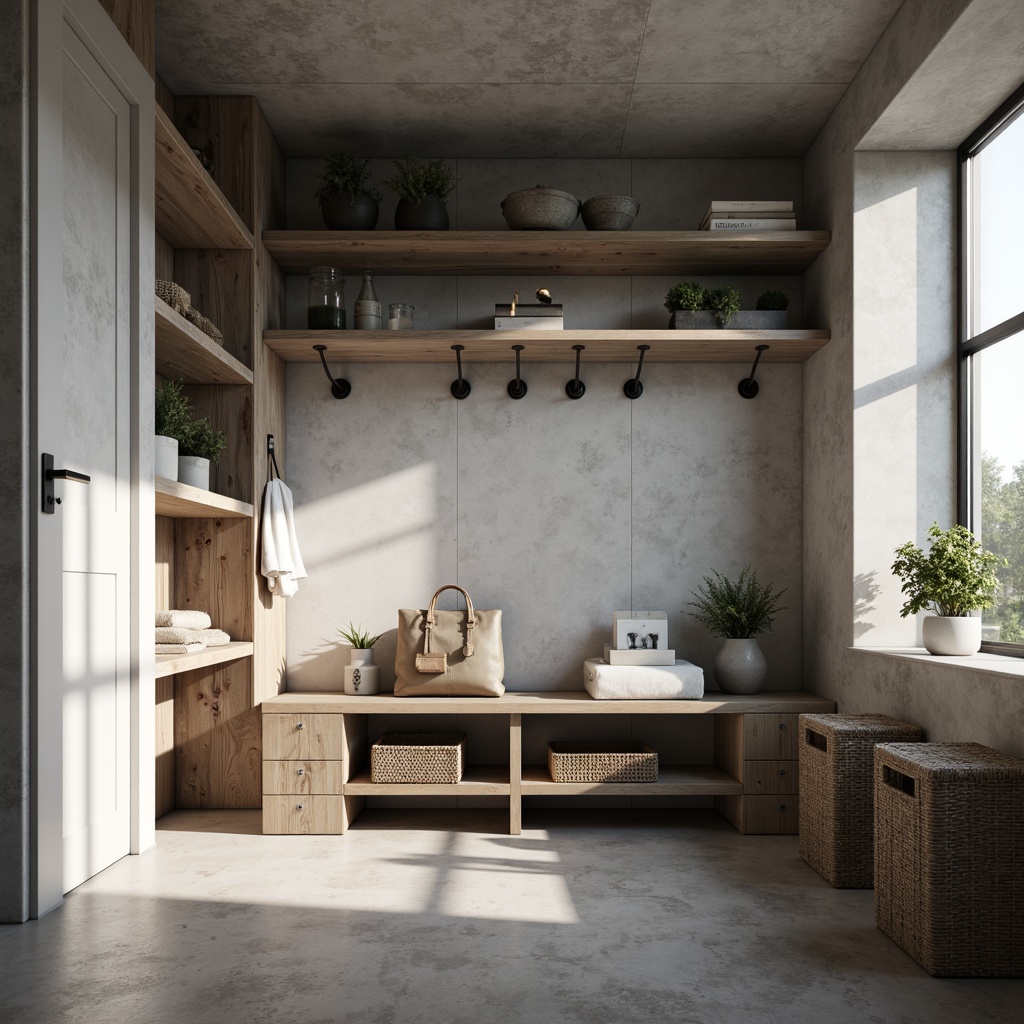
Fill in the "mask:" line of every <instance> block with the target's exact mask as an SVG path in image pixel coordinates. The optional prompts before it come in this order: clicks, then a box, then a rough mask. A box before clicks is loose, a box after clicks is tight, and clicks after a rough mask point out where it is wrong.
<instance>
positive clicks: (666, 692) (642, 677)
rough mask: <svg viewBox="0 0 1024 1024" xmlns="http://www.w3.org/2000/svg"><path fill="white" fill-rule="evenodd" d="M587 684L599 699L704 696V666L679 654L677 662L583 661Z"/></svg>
mask: <svg viewBox="0 0 1024 1024" xmlns="http://www.w3.org/2000/svg"><path fill="white" fill-rule="evenodd" d="M583 685H584V686H585V687H586V690H587V693H589V694H590V696H591V697H593V698H594V699H595V700H700V698H701V697H703V696H704V670H703V669H702V668H700V667H699V666H698V665H692V664H690V662H688V661H683V660H682V659H679V658H677V659H676V663H675V665H609V664H607V663H606V662H605V661H604V659H603V658H590V659H588V660H587V661H585V662H584V663H583Z"/></svg>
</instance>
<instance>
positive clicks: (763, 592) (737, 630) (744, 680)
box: [689, 565, 785, 693]
mask: <svg viewBox="0 0 1024 1024" xmlns="http://www.w3.org/2000/svg"><path fill="white" fill-rule="evenodd" d="M691 593H692V594H693V596H694V597H695V598H696V600H695V601H690V602H689V607H691V608H696V611H694V612H691V613H690V614H691V615H693V617H694V618H695V619H696V620H697V621H698V622H701V623H703V624H704V626H705V627H706V628H707V631H708V632H709V633H710V634H711V635H712V636H720V637H722V638H723V639H724V640H725V643H724V644H723V645H722V649H721V651H719V653H718V656H717V657H716V658H715V666H714V668H715V679H716V681H717V682H718V686H719V688H720V689H721V690H722V691H723V692H724V693H757V691H758V690H760V689H761V686H762V685H763V684H764V680H765V677H766V676H767V674H768V663H767V662H766V661H765V657H764V654H763V653H762V651H761V648H760V647H759V646H758V643H757V638H758V637H759V636H761V634H762V633H770V632H771V629H772V623H773V622H774V621H775V616H776V615H777V614H778V613H779V612H780V611H782V610H783V609H782V608H780V607H779V599H780V598H781V597H782V595H783V594H784V593H785V591H784V590H776V589H775V587H774V585H773V584H772V583H761V582H760V581H759V580H758V578H757V573H756V572H755V571H754V570H753V568H752V567H751V566H750V565H747V566H746V568H744V570H743V571H742V572H741V573H740V575H739V578H738V579H736V580H730V579H729V578H728V577H727V576H723V575H722V573H720V572H717V571H716V570H715V569H712V570H711V576H705V577H704V583H703V585H702V586H699V587H698V588H697V589H696V590H694V591H691Z"/></svg>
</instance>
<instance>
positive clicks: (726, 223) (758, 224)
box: [700, 217, 796, 231]
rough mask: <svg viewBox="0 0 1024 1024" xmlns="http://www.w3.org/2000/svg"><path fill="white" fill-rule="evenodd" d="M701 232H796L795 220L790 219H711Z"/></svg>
mask: <svg viewBox="0 0 1024 1024" xmlns="http://www.w3.org/2000/svg"><path fill="white" fill-rule="evenodd" d="M700 230H701V231H796V220H795V219H794V218H792V217H789V218H783V217H743V218H735V219H728V218H726V217H712V218H711V220H709V221H707V222H706V223H705V224H704V226H703V227H702V228H701V229H700Z"/></svg>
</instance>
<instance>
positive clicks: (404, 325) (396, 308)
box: [388, 302, 416, 331]
mask: <svg viewBox="0 0 1024 1024" xmlns="http://www.w3.org/2000/svg"><path fill="white" fill-rule="evenodd" d="M415 312H416V307H415V306H410V305H409V303H408V302H392V303H391V305H389V306H388V330H389V331H411V330H412V329H413V328H414V327H415V326H416V323H415V321H414V320H413V314H414V313H415Z"/></svg>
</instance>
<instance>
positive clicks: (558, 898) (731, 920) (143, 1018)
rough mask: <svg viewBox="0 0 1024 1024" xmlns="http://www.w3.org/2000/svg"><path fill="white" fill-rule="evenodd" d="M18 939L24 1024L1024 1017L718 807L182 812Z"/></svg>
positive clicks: (13, 1017)
mask: <svg viewBox="0 0 1024 1024" xmlns="http://www.w3.org/2000/svg"><path fill="white" fill-rule="evenodd" d="M159 824H160V826H161V827H160V831H159V833H158V842H157V848H156V849H155V850H153V851H151V852H149V853H147V854H145V855H144V856H142V857H127V858H125V859H124V860H122V861H120V862H119V863H117V864H115V865H114V866H113V867H111V868H110V869H109V870H107V871H105V872H103V873H102V874H100V875H98V876H97V877H96V878H94V879H92V880H90V881H89V882H87V883H86V884H85V885H83V886H81V887H80V888H79V889H77V890H76V891H75V892H73V893H71V894H70V895H69V896H68V898H67V900H66V902H65V904H64V906H63V908H61V909H60V910H58V911H55V912H54V913H52V914H50V915H48V916H47V917H45V918H44V919H43V920H41V921H33V922H30V923H29V924H25V925H12V926H8V927H4V928H0V1021H3V1022H4V1024H28V1022H33V1024H35V1022H39V1024H64V1022H77V1021H81V1022H88V1024H113V1022H117V1024H164V1022H187V1024H219V1022H236V1021H237V1022H251V1024H334V1022H339V1021H343V1022H350V1021H351V1022H359V1024H406V1022H409V1024H412V1022H416V1024H506V1022H512V1021H516V1022H519V1021H522V1022H531V1024H533V1022H535V1024H548V1022H551V1024H556V1022H586V1024H606V1022H607V1024H631V1022H634V1021H635V1022H643V1024H661V1022H665V1024H755V1022H756V1024H775V1022H778V1024H803V1022H807V1024H811V1022H813V1024H868V1022H873V1024H917V1022H920V1024H946V1022H949V1024H954V1022H956V1024H971V1022H975V1021H977V1022H979V1024H980V1022H985V1024H1020V1022H1021V1021H1022V1019H1024V981H1006V980H946V979H942V980H939V979H934V978H930V977H929V976H928V975H927V974H926V973H925V972H924V971H923V970H921V968H920V967H918V966H917V964H916V963H914V962H913V961H912V960H911V959H910V958H909V957H907V956H906V955H905V954H904V953H903V952H902V951H901V950H900V949H898V948H897V947H896V946H895V945H893V944H892V943H891V942H890V941H889V940H888V939H887V938H886V937H885V936H884V935H882V934H881V933H880V932H879V931H877V930H876V929H875V927H874V923H873V917H872V894H871V893H870V892H864V891H850V890H846V891H841V890H836V889H832V888H831V887H830V886H829V885H828V884H826V883H825V882H824V881H822V880H821V879H820V878H819V877H818V876H817V875H816V874H814V873H813V872H812V871H811V870H810V868H808V867H807V866H806V865H805V864H803V863H802V862H801V861H800V859H799V856H798V854H797V841H796V839H795V837H792V836H780V837H757V836H746V837H744V836H740V835H739V834H737V833H736V832H735V831H733V829H732V828H731V827H730V826H729V825H728V824H726V823H725V822H724V821H723V820H722V819H720V818H718V817H717V816H716V815H715V814H714V813H713V812H703V811H695V812H680V811H675V812H614V811H606V812H602V813H601V814H600V816H598V815H597V814H596V813H595V812H586V811H568V812H566V811H562V812H552V811H544V812H542V811H534V812H532V813H530V812H527V817H526V825H527V828H526V829H525V830H524V832H523V835H522V836H518V837H512V836H508V835H505V834H502V828H503V827H505V826H506V825H507V818H505V817H504V815H502V814H500V813H497V812H490V811H395V810H386V811H385V810H379V811H368V812H367V813H365V814H364V815H363V816H362V817H361V818H360V819H359V821H358V822H357V824H356V827H355V828H354V829H352V830H351V831H350V832H349V833H348V835H346V836H344V837H339V836H333V837H314V838H307V837H290V836H288V837H286V836H261V835H259V815H258V813H257V812H250V811H236V812H176V813H174V814H172V815H168V816H167V817H166V818H163V819H161V821H160V823H159Z"/></svg>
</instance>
